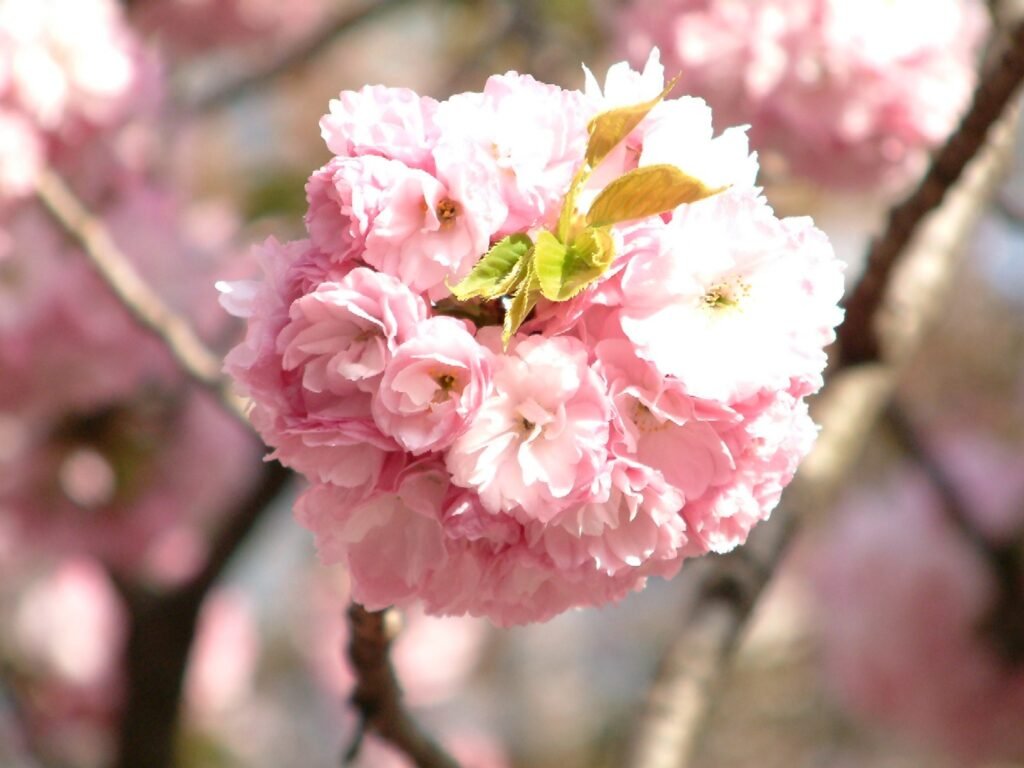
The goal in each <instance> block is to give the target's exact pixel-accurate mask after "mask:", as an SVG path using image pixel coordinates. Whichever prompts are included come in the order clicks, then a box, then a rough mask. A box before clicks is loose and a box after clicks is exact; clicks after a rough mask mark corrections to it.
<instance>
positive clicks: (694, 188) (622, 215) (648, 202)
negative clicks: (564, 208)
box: [587, 165, 725, 227]
mask: <svg viewBox="0 0 1024 768" xmlns="http://www.w3.org/2000/svg"><path fill="white" fill-rule="evenodd" d="M724 189H725V187H717V188H712V187H708V186H706V185H705V184H704V183H703V182H702V181H701V180H700V179H696V178H694V177H693V176H690V175H689V174H686V173H683V172H682V171H681V170H679V168H677V167H676V166H674V165H648V166H645V167H643V168H636V169H634V170H632V171H630V172H629V173H626V174H623V175H622V176H619V178H617V179H616V180H615V181H613V182H611V183H610V184H609V185H608V186H607V187H605V188H604V189H603V190H601V194H599V195H598V196H597V199H595V200H594V202H593V204H592V205H591V206H590V211H588V212H587V224H589V225H590V226H592V227H607V226H610V225H612V224H618V223H619V222H620V221H631V220H633V219H643V218H646V217H647V216H654V215H655V214H658V213H665V212H666V211H671V210H672V209H673V208H675V207H676V206H679V205H682V204H683V203H694V202H696V201H698V200H703V199H704V198H706V197H711V196H712V195H716V194H718V193H719V192H721V191H722V190H724Z"/></svg>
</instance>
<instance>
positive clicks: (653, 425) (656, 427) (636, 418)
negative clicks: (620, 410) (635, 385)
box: [633, 400, 667, 432]
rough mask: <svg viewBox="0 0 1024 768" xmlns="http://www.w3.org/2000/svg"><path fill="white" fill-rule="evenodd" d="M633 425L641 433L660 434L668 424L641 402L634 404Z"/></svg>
mask: <svg viewBox="0 0 1024 768" xmlns="http://www.w3.org/2000/svg"><path fill="white" fill-rule="evenodd" d="M633 423H634V424H635V425H636V427H637V429H639V430H640V431H641V432H660V431H661V430H663V429H665V427H666V426H667V424H666V423H665V422H663V421H661V420H659V419H658V417H657V416H655V415H654V414H653V413H651V409H650V408H648V407H647V406H646V405H644V404H643V403H641V402H640V401H639V400H637V401H635V402H634V404H633Z"/></svg>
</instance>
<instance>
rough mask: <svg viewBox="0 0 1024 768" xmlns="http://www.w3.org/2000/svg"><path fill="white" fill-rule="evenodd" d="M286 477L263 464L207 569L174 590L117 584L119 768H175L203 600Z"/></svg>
mask: <svg viewBox="0 0 1024 768" xmlns="http://www.w3.org/2000/svg"><path fill="white" fill-rule="evenodd" d="M290 477H291V473H290V472H289V471H288V470H287V469H285V468H284V467H282V466H281V465H280V464H278V463H277V462H276V461H275V462H269V463H267V464H265V465H263V468H262V472H261V473H260V476H259V478H258V481H257V482H256V483H255V484H254V485H253V487H252V488H251V489H250V490H249V492H248V493H247V494H246V495H245V497H243V498H242V499H241V500H240V501H239V502H238V504H237V505H236V507H235V508H234V509H232V510H230V511H229V512H228V514H227V515H226V520H227V522H226V524H225V526H224V528H223V529H222V530H221V531H220V532H219V534H218V535H217V537H216V538H215V539H214V541H213V544H212V545H211V547H210V554H209V557H208V558H207V561H206V565H205V566H204V567H203V568H202V569H201V570H200V571H199V572H198V573H197V574H196V575H195V576H193V577H192V578H191V579H190V580H188V581H187V582H185V583H184V584H182V585H181V586H179V587H176V588H174V589H172V590H171V591H169V592H165V593H154V592H152V591H150V590H148V589H146V588H145V587H143V586H140V585H138V584H134V583H126V582H125V581H124V580H121V579H117V580H116V583H117V584H118V587H119V589H120V591H121V594H122V597H123V598H124V600H125V603H126V605H127V608H128V615H129V632H128V643H127V649H126V653H125V659H126V662H125V666H126V669H125V677H126V686H127V691H126V696H125V704H124V708H123V720H122V723H121V728H120V731H119V744H118V762H117V767H118V768H138V766H145V767H146V768H171V766H172V765H174V749H175V737H176V735H177V726H178V718H179V714H180V712H179V710H180V708H181V695H182V685H183V682H184V678H185V670H186V667H187V665H188V656H189V651H190V649H191V647H192V639H193V637H194V635H195V630H196V622H197V620H198V617H199V610H200V608H201V607H202V604H203V600H204V599H205V597H206V594H207V593H208V592H209V590H210V588H211V587H212V586H213V584H214V583H215V582H216V581H217V579H218V578H219V577H220V575H221V574H222V573H223V571H224V568H225V566H226V565H227V564H228V562H229V561H230V559H231V556H232V555H233V554H234V553H235V552H236V551H237V550H238V547H239V545H240V544H241V543H242V541H244V540H245V538H246V536H247V535H248V534H249V533H250V532H251V531H252V530H253V528H254V527H255V526H256V524H257V522H258V521H259V519H260V518H261V516H262V513H263V511H264V510H266V509H267V508H268V507H269V506H270V504H271V503H272V502H273V501H274V499H276V498H277V496H278V495H279V494H280V493H281V491H282V490H283V489H284V488H285V486H286V485H287V483H288V480H289V478H290Z"/></svg>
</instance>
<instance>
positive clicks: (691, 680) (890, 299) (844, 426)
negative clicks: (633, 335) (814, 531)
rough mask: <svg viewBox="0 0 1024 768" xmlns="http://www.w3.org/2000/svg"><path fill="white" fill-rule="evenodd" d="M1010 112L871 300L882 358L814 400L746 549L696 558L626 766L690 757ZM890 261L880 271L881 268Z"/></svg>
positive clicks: (891, 365) (939, 279)
mask: <svg viewBox="0 0 1024 768" xmlns="http://www.w3.org/2000/svg"><path fill="white" fill-rule="evenodd" d="M1012 134H1013V131H1012V120H1011V119H1009V118H1007V119H1006V120H1004V121H1003V122H1001V123H1000V124H999V126H998V127H997V130H996V131H994V132H993V137H992V139H991V140H990V141H989V143H988V144H987V146H985V147H984V148H983V149H982V151H981V152H980V153H979V155H978V157H977V158H976V159H975V160H974V161H973V162H971V164H970V166H969V167H968V169H967V171H966V173H965V174H964V176H963V178H962V179H961V180H960V182H959V183H957V184H956V186H955V188H954V189H952V190H951V191H950V194H949V195H948V196H947V198H946V200H945V202H944V203H943V205H942V207H941V209H940V210H939V211H938V215H936V216H933V217H930V218H929V219H928V220H927V221H926V222H925V223H924V224H923V226H921V227H916V226H915V228H914V229H915V231H914V233H913V237H912V238H910V239H909V240H907V243H908V247H907V250H906V253H905V254H904V258H902V259H901V268H900V270H899V272H898V273H895V274H893V278H894V281H893V282H894V285H893V288H894V290H892V291H887V292H885V294H884V295H885V302H884V304H883V303H882V302H881V298H880V299H879V309H881V310H884V311H885V312H887V313H891V314H894V315H896V319H897V320H898V322H892V323H886V324H883V325H882V326H881V333H882V334H883V337H882V341H883V344H882V347H883V351H884V359H882V360H877V361H874V362H870V363H866V364H863V365H856V366H844V367H841V368H839V369H837V370H834V371H833V373H832V375H831V377H830V379H829V382H828V385H827V387H826V388H825V391H824V392H823V393H822V395H821V396H820V397H819V398H817V400H816V401H815V403H814V406H815V408H814V410H815V416H816V420H817V421H818V423H819V424H820V425H821V434H820V436H819V438H818V442H817V444H816V445H815V448H814V450H813V451H812V452H811V454H810V455H809V456H808V457H807V459H806V460H805V461H804V463H803V465H802V467H801V469H800V471H799V472H798V473H797V476H796V477H795V478H794V480H793V482H792V483H791V485H790V486H789V488H788V489H787V490H786V493H785V495H784V496H783V499H782V502H781V504H780V505H779V508H778V509H777V510H776V511H775V512H774V513H773V519H772V520H771V521H770V522H768V523H764V524H762V525H760V526H758V527H757V528H756V529H755V530H754V531H753V533H752V534H751V536H750V539H749V541H748V542H747V544H746V545H744V546H743V547H741V548H739V549H737V550H735V551H734V552H732V553H730V554H728V555H724V556H720V557H715V558H713V559H710V560H708V561H706V562H701V563H696V564H695V565H696V566H699V567H702V568H701V570H700V571H699V574H700V577H699V580H698V583H697V593H696V596H695V597H694V602H693V604H692V605H691V608H690V610H689V611H688V612H687V614H686V615H685V616H684V617H683V621H682V624H681V626H680V629H679V632H678V634H677V635H676V638H675V639H674V640H673V641H672V642H671V644H670V646H669V648H668V649H667V651H666V653H665V654H664V656H663V658H662V660H661V663H660V666H659V669H658V671H657V673H656V676H655V680H654V682H653V683H652V686H651V689H650V692H649V696H648V700H647V703H646V706H645V708H644V711H643V712H642V714H641V717H640V720H639V722H638V724H637V729H636V732H635V738H634V740H633V741H632V743H631V745H630V753H629V759H628V761H627V762H626V765H628V766H629V767H630V768H685V766H687V765H689V764H690V761H691V760H692V757H693V755H694V752H695V750H696V748H697V745H698V741H699V737H700V735H701V732H702V730H703V728H704V727H705V724H706V722H707V718H708V715H709V712H710V710H711V707H712V705H713V702H714V698H715V694H716V691H717V688H718V686H719V685H720V684H721V681H722V677H723V675H724V672H725V669H726V667H727V665H728V663H729V660H730V658H731V656H732V653H733V651H734V650H735V649H736V648H737V646H738V644H739V641H740V639H741V637H742V633H743V630H744V627H745V626H746V623H747V621H748V619H749V618H750V614H751V612H752V610H753V609H754V607H755V606H756V604H757V600H758V598H759V597H760V595H761V593H762V592H763V590H764V588H765V586H766V585H767V584H768V582H769V581H770V579H771V576H772V574H773V573H774V572H775V570H776V569H777V567H778V565H779V563H780V561H781V560H782V558H783V556H784V555H785V553H786V551H787V548H788V545H789V543H790V541H791V540H792V539H793V537H794V534H795V533H796V531H797V530H798V528H799V526H800V524H802V523H803V522H805V521H806V520H807V519H808V518H810V517H812V516H813V515H820V514H822V513H823V512H824V511H825V510H827V509H828V508H829V507H830V506H831V504H832V503H833V501H834V499H835V498H836V496H837V494H838V492H839V490H840V488H841V487H842V484H843V482H844V480H845V479H846V476H847V474H848V472H849V470H850V468H851V466H852V465H853V463H854V462H855V461H856V459H857V457H858V456H859V455H860V453H861V451H862V450H863V447H864V445H865V443H866V441H867V439H868V437H869V435H870V432H871V430H872V427H873V425H874V424H875V422H876V421H877V419H878V418H879V416H880V414H881V412H882V410H883V408H884V407H885V404H886V403H887V402H888V401H889V399H890V398H891V396H892V393H893V391H894V389H895V386H896V383H897V381H898V380H899V376H900V373H901V371H902V369H903V367H904V365H905V363H906V361H907V360H908V358H909V357H910V354H911V352H912V351H913V350H914V349H915V348H916V347H917V346H918V344H919V343H920V341H921V339H922V338H923V336H924V333H925V330H926V328H927V326H928V324H929V321H930V320H931V319H932V318H933V317H934V315H935V314H936V313H937V311H938V309H939V307H940V305H941V301H942V297H943V296H944V295H945V293H946V292H947V290H948V288H949V285H950V283H951V281H952V273H953V269H954V266H955V264H956V257H957V256H958V254H959V251H960V250H961V246H962V245H963V242H964V240H965V239H966V237H967V235H968V233H969V232H970V231H971V229H972V228H973V226H974V224H975V223H976V221H977V218H978V216H979V215H980V213H981V210H982V207H983V205H984V203H985V201H986V199H988V197H989V196H990V195H991V193H992V191H993V188H994V186H995V183H996V180H997V178H998V176H999V173H1000V171H1001V170H1002V167H1003V165H1004V163H1005V159H1006V157H1007V156H1008V152H1009V148H1010V147H1011V146H1012ZM889 271H890V270H888V269H887V276H888V274H889Z"/></svg>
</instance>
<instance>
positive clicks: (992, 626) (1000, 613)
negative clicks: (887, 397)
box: [885, 403, 1024, 664]
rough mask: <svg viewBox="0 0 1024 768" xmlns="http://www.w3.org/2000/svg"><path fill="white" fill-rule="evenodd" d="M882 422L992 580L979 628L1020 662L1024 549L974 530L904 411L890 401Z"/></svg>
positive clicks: (966, 503)
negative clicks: (992, 589) (991, 592)
mask: <svg viewBox="0 0 1024 768" xmlns="http://www.w3.org/2000/svg"><path fill="white" fill-rule="evenodd" d="M885 421H886V426H887V427H888V428H889V433H890V434H891V435H892V436H893V437H894V438H896V441H897V442H898V444H899V446H900V448H901V449H902V450H903V451H904V453H906V454H907V455H908V456H909V457H910V458H911V459H912V460H913V461H914V462H915V463H916V464H917V466H918V467H919V468H920V469H921V470H922V471H923V472H924V473H925V475H926V476H927V477H928V481H929V483H931V485H932V488H933V489H934V490H935V491H936V492H937V493H938V494H939V497H940V498H941V499H942V509H943V511H944V512H945V515H946V519H947V520H948V521H949V522H950V523H951V524H952V525H953V527H954V528H955V529H956V532H957V533H958V534H959V535H960V536H961V537H962V538H963V539H964V540H965V541H966V542H967V543H968V544H969V545H970V546H971V548H972V549H973V550H974V551H975V553H976V554H977V555H978V556H979V558H981V560H982V561H983V562H984V563H985V565H986V567H987V568H988V569H989V572H990V573H991V575H992V579H993V582H994V583H995V587H996V589H995V599H994V600H993V603H992V605H991V606H990V608H989V610H988V612H987V613H986V615H985V616H984V617H983V618H982V622H981V626H980V627H979V628H978V629H979V630H980V631H982V632H984V633H985V635H987V639H988V640H989V641H990V642H991V643H992V644H993V645H994V647H995V649H996V651H997V652H998V653H999V655H1000V657H1001V658H1002V659H1003V660H1005V661H1006V662H1007V663H1009V664H1020V663H1022V662H1024V552H1022V551H1021V549H1020V547H1019V545H1018V543H1016V542H1014V541H1012V540H1011V541H1009V542H1006V541H996V540H993V539H991V538H989V537H988V536H986V535H985V533H984V532H983V531H982V530H981V529H979V528H978V526H977V525H976V524H975V523H974V519H975V518H974V516H972V515H971V501H970V499H968V498H966V497H965V496H964V495H963V494H962V493H961V492H960V489H959V488H957V486H956V483H954V482H953V480H952V478H951V477H950V476H949V474H948V473H947V472H946V470H945V467H943V466H942V462H941V461H940V460H939V457H938V456H936V455H935V454H934V452H933V451H932V449H931V446H930V445H929V444H928V440H927V439H926V438H924V437H922V436H921V433H920V431H919V430H918V428H917V427H916V425H914V424H913V422H912V421H911V420H910V419H909V418H908V416H907V414H906V412H905V410H904V409H903V408H900V407H899V406H897V405H896V404H895V403H890V404H889V406H888V407H887V408H886V410H885Z"/></svg>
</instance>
